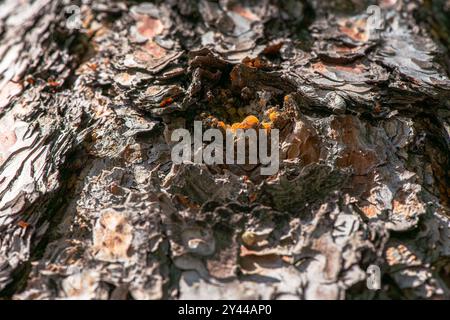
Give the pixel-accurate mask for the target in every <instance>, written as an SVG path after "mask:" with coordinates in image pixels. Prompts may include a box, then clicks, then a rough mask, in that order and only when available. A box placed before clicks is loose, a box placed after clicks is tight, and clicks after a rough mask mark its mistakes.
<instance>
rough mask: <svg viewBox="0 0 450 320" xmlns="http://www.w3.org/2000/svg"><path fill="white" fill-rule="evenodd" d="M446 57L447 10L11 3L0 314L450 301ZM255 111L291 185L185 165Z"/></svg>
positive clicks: (1, 87)
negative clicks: (210, 304)
mask: <svg viewBox="0 0 450 320" xmlns="http://www.w3.org/2000/svg"><path fill="white" fill-rule="evenodd" d="M73 5H76V6H78V7H79V8H80V11H79V16H77V13H78V12H77V11H76V7H75V10H70V11H69V10H68V7H69V6H73ZM371 5H376V6H377V7H371V8H372V10H378V9H379V10H380V11H379V12H380V15H379V18H380V19H379V20H373V19H376V18H378V16H376V17H375V16H374V15H373V12H374V11H370V10H369V11H368V10H367V8H369V6H371ZM374 8H375V9H374ZM377 8H378V9H377ZM72 9H74V8H72ZM375 14H377V12H376V13H375ZM78 17H79V18H80V20H79V21H80V22H81V23H80V24H79V25H78V24H77V21H78V19H77V18H78ZM374 22H375V23H376V25H374V24H373V23H374ZM374 26H375V28H374ZM449 50H450V1H448V0H436V1H428V0H415V1H400V0H392V1H379V2H378V3H377V2H375V1H350V0H336V1H315V0H310V1H300V0H289V1H276V0H270V1H269V0H263V1H250V0H248V1H247V0H244V1H227V0H221V1H206V0H199V1H193V0H169V1H153V2H152V3H145V2H134V1H117V2H112V3H111V2H110V1H106V0H105V1H104V0H98V1H94V0H84V1H59V0H35V1H4V2H0V297H2V298H7V299H9V298H13V299H61V298H84V299H130V298H131V299H230V298H231V299H286V298H294V299H361V298H364V299H385V298H400V299H412V298H426V299H438V298H439V299H449V298H450V291H449V287H450V263H449V261H450V222H449V216H450V211H449V205H450V203H449V198H450V197H449V196H450V188H449V182H450V171H449V169H450V162H449V161H450V160H449V159H450V157H449V156H450V152H449V150H450V149H449V145H450V136H449V134H450V112H449V107H450V80H449V73H450V53H449ZM248 115H255V116H256V117H258V119H259V121H266V125H268V126H270V127H271V128H277V129H280V150H281V151H280V156H281V163H280V170H279V172H278V173H277V174H275V175H273V176H270V177H267V176H261V175H260V170H259V169H260V166H250V165H216V166H206V165H204V164H196V163H190V164H182V165H174V164H173V163H172V161H171V153H170V150H171V146H172V142H171V141H170V133H171V132H172V131H173V130H174V129H176V128H181V127H185V128H188V129H192V124H193V121H194V120H201V121H203V123H204V126H205V127H219V128H220V127H221V126H224V125H227V124H229V125H231V124H232V123H239V122H241V121H242V120H243V119H244V118H245V117H246V116H248ZM370 265H376V266H379V267H380V268H381V273H382V277H381V289H380V290H377V291H374V290H369V289H368V288H367V286H366V278H367V274H366V269H367V268H368V267H369V266H370Z"/></svg>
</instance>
